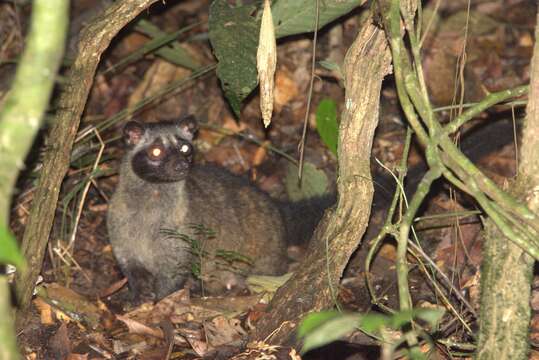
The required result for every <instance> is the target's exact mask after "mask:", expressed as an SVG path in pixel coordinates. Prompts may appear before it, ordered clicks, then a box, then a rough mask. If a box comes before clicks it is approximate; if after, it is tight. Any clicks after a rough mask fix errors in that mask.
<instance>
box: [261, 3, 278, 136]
mask: <svg viewBox="0 0 539 360" xmlns="http://www.w3.org/2000/svg"><path fill="white" fill-rule="evenodd" d="M276 65H277V43H276V41H275V29H274V27H273V18H272V15H271V7H270V1H269V0H265V1H264V11H263V13H262V21H261V24H260V38H259V41H258V51H257V53H256V68H257V70H258V81H259V83H260V111H261V112H262V119H263V121H264V126H265V127H268V126H269V124H270V123H271V114H272V112H273V90H274V87H275V79H274V78H275V67H276Z"/></svg>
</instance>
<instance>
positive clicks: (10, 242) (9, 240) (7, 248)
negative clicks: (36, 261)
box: [0, 225, 24, 270]
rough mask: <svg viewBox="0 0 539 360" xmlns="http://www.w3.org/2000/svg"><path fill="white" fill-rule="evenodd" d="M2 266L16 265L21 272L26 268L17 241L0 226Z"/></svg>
mask: <svg viewBox="0 0 539 360" xmlns="http://www.w3.org/2000/svg"><path fill="white" fill-rule="evenodd" d="M0 264H11V265H15V266H16V267H17V268H18V269H19V270H20V269H21V268H23V267H24V257H23V256H22V255H21V253H20V251H19V247H18V246H17V241H16V240H15V238H14V237H13V235H11V233H10V232H9V230H8V229H6V228H5V227H3V226H2V225H0Z"/></svg>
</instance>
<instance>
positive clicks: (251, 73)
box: [209, 0, 260, 116]
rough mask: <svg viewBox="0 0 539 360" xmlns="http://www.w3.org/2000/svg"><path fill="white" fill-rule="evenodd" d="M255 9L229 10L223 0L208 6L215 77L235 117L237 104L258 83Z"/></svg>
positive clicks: (257, 31)
mask: <svg viewBox="0 0 539 360" xmlns="http://www.w3.org/2000/svg"><path fill="white" fill-rule="evenodd" d="M255 9H256V8H255V7H253V6H240V7H235V8H232V7H230V6H229V5H228V4H227V2H226V1H225V0H215V1H214V2H213V3H212V5H211V7H210V18H209V37H210V41H211V45H212V47H213V51H214V53H215V57H216V58H217V60H218V62H219V63H218V65H217V76H218V77H219V79H220V80H221V86H222V88H223V91H224V92H225V96H226V98H227V99H228V102H229V103H230V106H231V107H232V110H233V111H234V113H235V114H236V116H239V114H240V106H241V102H242V101H243V100H244V99H245V98H246V97H247V96H248V95H249V94H250V93H251V91H253V89H254V88H255V87H256V85H257V84H258V76H257V71H256V49H257V46H258V33H259V28H260V26H259V24H260V21H259V20H257V19H255V18H254V17H253V16H251V14H252V13H253V12H254V10H255Z"/></svg>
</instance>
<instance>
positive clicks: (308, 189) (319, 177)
mask: <svg viewBox="0 0 539 360" xmlns="http://www.w3.org/2000/svg"><path fill="white" fill-rule="evenodd" d="M328 184H329V181H328V177H327V175H326V173H325V172H324V171H323V170H319V169H317V168H316V166H314V165H313V164H311V163H308V162H306V163H304V164H303V176H302V179H301V184H300V183H298V167H297V166H296V165H294V164H292V163H290V164H288V169H287V173H286V178H285V187H286V193H287V194H288V198H289V199H290V200H291V201H300V200H304V199H310V198H313V197H319V196H323V195H324V194H326V193H327V191H328Z"/></svg>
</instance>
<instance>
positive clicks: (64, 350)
mask: <svg viewBox="0 0 539 360" xmlns="http://www.w3.org/2000/svg"><path fill="white" fill-rule="evenodd" d="M48 347H49V350H50V351H51V352H52V353H53V354H54V358H56V359H66V358H67V357H68V355H69V354H71V340H69V336H68V333H67V325H66V323H62V324H61V325H60V327H59V328H58V330H56V333H55V334H54V335H53V336H52V337H51V338H50V339H49V342H48Z"/></svg>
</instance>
